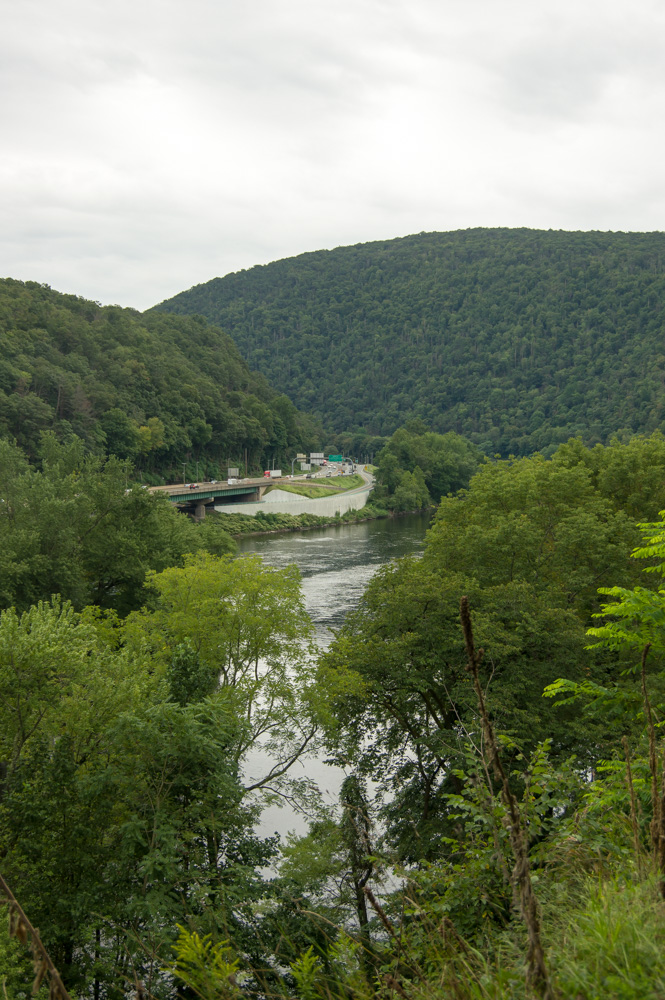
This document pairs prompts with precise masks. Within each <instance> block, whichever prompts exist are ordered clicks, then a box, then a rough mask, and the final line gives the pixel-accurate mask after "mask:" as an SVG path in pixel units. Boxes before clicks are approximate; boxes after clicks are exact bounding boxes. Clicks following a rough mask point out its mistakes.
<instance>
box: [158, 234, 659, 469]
mask: <svg viewBox="0 0 665 1000" xmlns="http://www.w3.org/2000/svg"><path fill="white" fill-rule="evenodd" d="M664 267H665V234H663V233H659V232H654V233H601V232H590V233H583V232H576V233H570V232H552V231H549V232H545V231H537V230H528V229H515V230H510V229H471V230H464V231H460V232H450V233H421V234H419V235H415V236H407V237H404V238H403V239H395V240H388V241H385V242H376V243H367V244H359V245H357V246H352V247H339V248H337V249H335V250H332V251H319V252H316V253H308V254H302V255H301V256H298V257H293V258H289V259H286V260H280V261H276V262H274V263H272V264H268V265H266V266H260V267H254V268H252V269H251V270H249V271H241V272H238V273H236V274H229V275H227V276H226V277H224V278H215V279H213V280H212V281H209V282H207V283H205V284H202V285H197V286H196V287H195V288H192V289H190V290H189V291H186V292H182V293H180V294H179V295H176V296H175V297H174V298H172V299H169V300H168V301H166V302H163V303H161V305H159V306H158V307H156V308H157V309H159V310H160V311H166V312H171V313H178V314H182V315H186V314H192V313H199V314H202V315H204V316H206V317H207V318H208V319H210V320H211V321H213V322H215V323H219V324H220V326H221V327H222V328H223V329H224V330H225V331H226V332H227V333H228V334H230V336H231V337H232V338H233V339H234V341H235V342H236V344H237V345H238V347H239V348H240V351H241V353H242V354H243V356H244V357H245V359H246V360H247V362H248V364H249V365H250V366H251V367H253V368H256V369H257V370H259V371H261V372H263V373H264V374H265V375H267V376H268V378H269V379H270V381H271V384H273V385H275V386H277V387H278V388H279V390H280V391H282V392H285V393H287V394H288V395H289V396H290V398H292V399H293V400H294V402H295V404H296V405H297V406H299V407H300V408H302V409H305V410H307V411H310V412H313V413H318V414H319V415H321V416H322V417H323V418H324V419H325V420H326V421H327V422H328V424H329V426H331V427H332V428H333V429H335V430H336V431H342V430H350V429H362V430H365V431H367V432H368V433H372V434H390V433H392V432H393V431H394V430H395V429H396V428H397V427H398V426H399V425H400V424H403V423H404V422H405V420H406V419H407V418H409V417H412V416H415V417H420V418H422V419H423V420H425V422H426V423H427V425H428V426H429V427H431V428H432V430H435V431H438V432H446V431H449V430H454V431H456V432H458V433H461V434H464V435H466V436H467V437H469V438H470V439H471V440H472V441H473V442H474V443H475V444H478V445H480V447H481V448H483V450H485V451H487V452H488V453H490V454H491V453H496V452H500V453H502V454H509V453H513V454H529V453H532V452H534V451H536V450H548V449H549V450H553V448H554V447H555V446H556V445H557V444H559V443H560V442H562V441H565V440H567V439H568V438H569V437H571V436H574V435H580V436H582V437H583V439H584V440H585V442H587V443H590V444H593V443H595V442H598V441H600V442H606V441H607V439H608V436H610V435H611V434H612V433H613V432H616V431H621V430H629V431H631V432H633V433H634V432H640V433H648V432H651V431H652V430H654V429H659V428H661V429H662V427H663V421H664V419H665V413H664V411H663V402H662V395H663V394H662V386H663V381H664V379H665V351H664V350H663V340H662V334H663V307H664V305H665V281H664V279H663V270H664Z"/></svg>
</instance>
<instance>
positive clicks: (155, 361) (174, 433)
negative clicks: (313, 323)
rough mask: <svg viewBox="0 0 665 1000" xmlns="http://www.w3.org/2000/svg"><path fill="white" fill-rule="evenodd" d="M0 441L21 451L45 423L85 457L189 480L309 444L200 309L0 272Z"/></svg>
mask: <svg viewBox="0 0 665 1000" xmlns="http://www.w3.org/2000/svg"><path fill="white" fill-rule="evenodd" d="M0 344H1V345H2V351H1V354H0V438H10V439H11V438H15V439H16V441H17V442H18V444H19V445H20V446H21V447H22V448H23V449H24V450H25V452H26V453H27V455H28V456H29V457H30V458H33V459H34V457H35V456H36V455H37V454H39V452H40V437H41V435H42V433H43V432H44V431H47V430H53V431H55V433H56V434H57V436H58V437H60V438H62V439H64V440H67V439H68V437H70V436H71V435H72V434H76V435H77V436H78V437H80V438H81V439H82V440H83V442H84V443H85V446H86V448H87V450H88V451H89V452H90V453H92V454H97V455H99V456H104V455H108V454H114V455H117V456H118V457H120V458H129V459H131V460H132V461H133V462H134V464H135V466H136V467H137V469H138V470H139V471H140V472H141V473H142V474H144V475H147V476H148V477H149V476H150V474H151V473H152V474H153V475H158V474H163V475H165V474H170V475H175V476H178V477H182V474H183V465H182V463H183V462H185V461H189V462H190V466H189V467H188V469H187V473H188V475H189V477H191V478H194V476H195V474H196V473H195V468H196V466H195V462H196V461H199V462H200V464H201V469H200V472H201V475H203V473H204V469H205V468H206V467H208V468H209V469H214V468H215V467H219V468H221V469H222V470H225V466H226V463H227V462H229V461H230V463H231V464H232V465H239V464H240V463H241V462H242V463H243V464H244V460H245V455H246V458H247V462H248V463H249V466H250V468H251V467H252V466H254V467H256V466H262V465H263V463H264V462H268V461H269V460H270V459H271V458H276V459H279V457H280V456H282V455H283V456H284V457H285V458H286V456H287V454H288V457H289V458H291V457H292V454H293V453H294V451H293V450H294V449H296V450H300V449H301V448H302V447H313V446H314V445H315V444H318V433H317V430H316V428H315V426H314V424H313V422H312V421H311V420H309V418H306V417H304V416H303V415H302V414H299V413H298V412H297V411H296V409H295V407H294V406H293V404H292V403H291V402H290V401H289V400H288V399H287V398H286V397H285V396H283V395H279V394H278V393H277V392H276V391H275V390H274V389H273V388H271V386H270V385H269V384H268V382H267V381H266V379H265V378H264V377H263V376H262V375H259V374H256V373H254V372H251V371H250V370H249V368H248V366H247V364H246V363H245V362H244V361H243V360H242V358H241V357H240V354H239V352H238V349H237V348H236V347H235V345H234V343H233V342H232V340H231V339H230V338H229V337H228V336H227V335H226V334H224V333H222V332H221V331H220V330H218V329H215V328H214V327H212V326H210V325H209V324H208V323H207V322H206V321H205V320H203V319H202V318H201V317H198V318H194V319H192V318H185V317H175V316H166V315H164V314H163V313H152V314H150V315H146V316H141V314H140V313H138V312H136V311H135V310H132V309H121V308H120V307H119V306H105V307H102V306H100V305H99V303H97V302H90V301H88V300H86V299H82V298H79V297H77V296H75V295H62V294H60V293H59V292H55V291H53V290H52V289H51V288H49V287H48V286H46V285H40V284H38V283H37V282H26V283H23V282H20V281H13V280H11V279H8V280H5V281H0Z"/></svg>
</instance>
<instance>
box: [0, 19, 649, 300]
mask: <svg viewBox="0 0 665 1000" xmlns="http://www.w3.org/2000/svg"><path fill="white" fill-rule="evenodd" d="M0 14H1V15H2V21H1V23H2V30H1V31H0V76H1V84H2V94H3V99H2V101H1V102H0V142H1V144H2V157H1V159H0V275H2V276H6V277H14V278H21V279H32V280H35V281H40V282H46V283H48V284H50V285H51V286H52V287H53V288H56V289H58V290H60V291H67V292H74V293H76V294H79V295H84V296H86V297H87V298H92V299H98V300H100V301H102V302H104V303H108V302H116V303H120V304H121V305H128V306H134V307H135V308H138V309H144V308H147V307H148V306H151V305H154V304H155V303H156V302H159V301H161V300H162V299H164V298H167V297H169V296H171V295H174V294H175V293H176V292H179V291H181V290H183V289H185V288H189V287H190V286H191V285H193V284H197V283H199V282H203V281H207V280H209V279H210V278H213V277H215V276H216V275H223V274H227V273H228V272H229V271H236V270H239V269H240V268H246V267H251V266H252V265H253V264H261V263H267V262H268V261H271V260H276V259H278V258H281V257H287V256H291V255H294V254H298V253H303V252H305V251H308V250H318V249H321V248H324V247H326V248H332V247H335V246H340V245H346V244H351V243H361V242H367V241H369V240H377V239H390V238H392V237H395V236H406V235H407V234H409V233H417V232H421V231H432V230H451V229H465V228H467V227H470V226H511V227H514V226H529V227H533V228H542V229H550V228H551V229H602V230H608V229H610V230H662V229H664V228H665V194H664V175H665V169H664V165H663V160H664V154H665V127H664V122H665V58H664V57H665V4H663V2H662V0H556V2H552V0H113V2H112V3H111V2H110V0H104V2H100V0H0Z"/></svg>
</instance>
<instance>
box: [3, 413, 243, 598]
mask: <svg viewBox="0 0 665 1000" xmlns="http://www.w3.org/2000/svg"><path fill="white" fill-rule="evenodd" d="M41 448H42V454H43V458H42V463H41V464H42V468H41V469H36V468H34V467H31V466H29V465H28V462H27V461H26V459H25V456H24V455H23V453H22V452H21V451H20V449H18V448H17V447H16V446H14V445H11V444H9V443H8V442H7V441H2V440H0V607H8V606H10V605H13V606H15V607H16V608H18V609H20V610H25V609H28V608H29V607H30V605H31V604H34V603H37V602H38V601H40V600H48V599H49V598H50V597H51V595H52V594H59V595H60V596H61V597H62V598H64V599H65V600H69V601H71V602H72V604H74V605H75V607H77V608H81V607H83V606H84V605H86V604H93V603H94V604H96V605H98V606H100V607H103V608H114V609H115V610H116V611H118V612H120V613H121V614H126V613H127V612H128V611H130V610H131V609H132V608H136V607H139V606H140V605H141V603H142V602H143V599H144V592H143V584H144V581H145V576H146V572H147V570H148V569H149V568H151V567H152V568H153V569H155V570H160V569H164V568H165V567H167V566H171V565H173V564H176V563H181V562H182V560H183V557H184V554H185V553H186V552H192V551H196V550H197V549H200V548H203V547H206V548H210V549H211V550H212V551H213V552H228V551H229V550H232V549H233V542H232V541H231V539H230V537H229V535H228V534H227V533H226V532H224V531H223V529H221V528H220V526H219V525H217V526H216V528H217V530H215V526H214V525H212V524H211V525H206V524H205V522H204V523H203V524H201V525H195V524H194V523H193V522H192V521H189V520H188V519H187V518H186V517H184V516H182V515H181V514H179V513H178V512H177V511H176V510H175V509H174V507H173V505H172V504H170V503H169V501H168V499H166V498H165V497H164V496H160V495H158V494H151V493H149V492H148V491H147V490H143V489H141V488H140V487H139V486H138V485H133V486H132V487H131V488H127V482H128V475H129V469H128V466H127V463H124V462H121V461H120V460H119V459H117V458H111V459H108V460H107V461H104V460H102V459H100V458H96V457H94V456H90V455H88V456H85V455H84V453H83V449H82V447H81V442H80V441H78V440H76V439H75V440H73V441H72V442H71V443H70V444H69V445H62V444H59V443H58V442H57V440H56V439H55V437H54V435H52V434H50V433H49V434H46V435H44V436H43V437H42V442H41Z"/></svg>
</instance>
